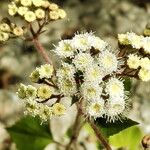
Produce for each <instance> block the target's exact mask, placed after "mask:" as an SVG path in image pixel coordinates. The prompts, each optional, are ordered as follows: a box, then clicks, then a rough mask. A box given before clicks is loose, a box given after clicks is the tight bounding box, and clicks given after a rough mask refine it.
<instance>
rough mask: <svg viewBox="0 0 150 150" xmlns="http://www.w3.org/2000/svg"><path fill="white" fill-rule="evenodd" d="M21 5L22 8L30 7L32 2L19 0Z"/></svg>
mask: <svg viewBox="0 0 150 150" xmlns="http://www.w3.org/2000/svg"><path fill="white" fill-rule="evenodd" d="M20 2H21V5H23V6H31V5H32V0H20Z"/></svg>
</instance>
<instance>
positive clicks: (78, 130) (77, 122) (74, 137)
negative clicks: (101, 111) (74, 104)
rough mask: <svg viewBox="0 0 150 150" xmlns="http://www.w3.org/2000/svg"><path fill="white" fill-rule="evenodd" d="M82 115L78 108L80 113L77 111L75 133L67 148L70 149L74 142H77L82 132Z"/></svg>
mask: <svg viewBox="0 0 150 150" xmlns="http://www.w3.org/2000/svg"><path fill="white" fill-rule="evenodd" d="M80 116H81V113H80V111H79V110H78V113H77V116H76V120H75V123H74V126H73V134H72V137H71V139H70V142H69V143H68V145H67V146H66V150H70V149H71V146H72V144H73V143H74V142H76V140H77V138H78V135H79V132H80V129H81V126H80Z"/></svg>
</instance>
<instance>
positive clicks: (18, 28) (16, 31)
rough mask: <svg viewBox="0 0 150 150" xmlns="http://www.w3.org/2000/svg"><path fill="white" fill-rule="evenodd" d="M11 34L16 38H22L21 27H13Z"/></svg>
mask: <svg viewBox="0 0 150 150" xmlns="http://www.w3.org/2000/svg"><path fill="white" fill-rule="evenodd" d="M13 33H14V35H16V36H22V35H23V29H22V28H21V27H15V28H14V29H13Z"/></svg>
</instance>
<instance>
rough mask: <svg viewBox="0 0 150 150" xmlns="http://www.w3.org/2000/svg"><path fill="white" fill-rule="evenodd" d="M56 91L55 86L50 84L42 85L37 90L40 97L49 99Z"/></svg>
mask: <svg viewBox="0 0 150 150" xmlns="http://www.w3.org/2000/svg"><path fill="white" fill-rule="evenodd" d="M53 93H54V88H53V87H50V86H48V85H41V86H40V87H39V88H38V90H37V95H38V97H39V98H40V99H42V100H43V99H48V98H50V97H51V96H52V94H53Z"/></svg>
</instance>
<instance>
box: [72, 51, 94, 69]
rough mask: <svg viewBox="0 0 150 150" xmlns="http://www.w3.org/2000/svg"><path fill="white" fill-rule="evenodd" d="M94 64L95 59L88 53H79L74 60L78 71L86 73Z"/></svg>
mask: <svg viewBox="0 0 150 150" xmlns="http://www.w3.org/2000/svg"><path fill="white" fill-rule="evenodd" d="M92 63H93V57H92V56H91V55H90V54H88V53H79V54H77V55H76V56H75V58H74V59H73V64H75V67H76V69H78V70H81V71H84V70H85V69H86V68H87V67H90V66H91V65H92Z"/></svg>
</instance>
